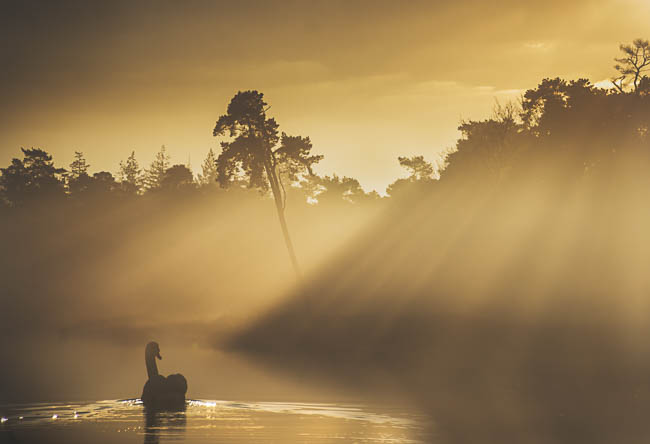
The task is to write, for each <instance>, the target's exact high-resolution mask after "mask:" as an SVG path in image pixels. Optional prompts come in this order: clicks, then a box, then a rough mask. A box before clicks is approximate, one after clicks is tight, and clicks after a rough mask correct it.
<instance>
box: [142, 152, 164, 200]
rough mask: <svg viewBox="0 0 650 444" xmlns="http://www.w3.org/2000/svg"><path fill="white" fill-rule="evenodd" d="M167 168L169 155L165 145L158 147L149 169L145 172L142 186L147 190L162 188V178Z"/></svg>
mask: <svg viewBox="0 0 650 444" xmlns="http://www.w3.org/2000/svg"><path fill="white" fill-rule="evenodd" d="M168 168H169V154H167V150H166V148H165V145H163V146H161V147H160V151H158V152H157V153H156V157H155V158H154V160H153V162H151V165H149V168H148V169H147V170H146V171H145V177H144V184H145V187H146V188H147V190H156V189H158V188H160V187H161V186H162V181H163V178H164V177H165V173H166V172H167V169H168Z"/></svg>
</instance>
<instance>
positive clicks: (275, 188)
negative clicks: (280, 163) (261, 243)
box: [264, 160, 302, 281]
mask: <svg viewBox="0 0 650 444" xmlns="http://www.w3.org/2000/svg"><path fill="white" fill-rule="evenodd" d="M264 167H265V169H266V175H267V176H268V177H269V182H270V183H271V191H272V192H273V200H274V201H275V208H276V210H277V211H278V219H279V220H280V227H281V228H282V234H283V235H284V243H285V245H286V246H287V251H288V252H289V258H290V259H291V264H292V265H293V269H294V271H295V272H296V277H297V278H298V281H300V280H301V279H302V273H301V272H300V265H298V259H297V258H296V252H295V251H294V249H293V243H292V242H291V237H290V236H289V228H288V227H287V220H286V219H285V217H284V207H283V205H282V194H281V193H280V184H279V181H278V176H277V174H276V172H275V168H273V166H272V165H271V162H270V161H268V160H267V161H265V162H264Z"/></svg>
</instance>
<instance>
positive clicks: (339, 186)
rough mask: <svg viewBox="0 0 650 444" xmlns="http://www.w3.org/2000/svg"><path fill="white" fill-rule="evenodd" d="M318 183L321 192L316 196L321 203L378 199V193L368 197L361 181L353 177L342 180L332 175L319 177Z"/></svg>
mask: <svg viewBox="0 0 650 444" xmlns="http://www.w3.org/2000/svg"><path fill="white" fill-rule="evenodd" d="M317 183H318V184H319V185H320V192H319V193H318V194H316V198H317V199H318V202H319V203H340V202H348V203H359V202H361V201H364V200H368V198H371V199H374V198H375V197H376V193H375V194H372V193H371V194H370V195H367V194H366V192H365V191H363V188H361V184H359V181H358V180H357V179H354V178H352V177H342V178H341V177H339V176H337V175H336V174H332V175H331V176H323V177H319V178H318V179H317Z"/></svg>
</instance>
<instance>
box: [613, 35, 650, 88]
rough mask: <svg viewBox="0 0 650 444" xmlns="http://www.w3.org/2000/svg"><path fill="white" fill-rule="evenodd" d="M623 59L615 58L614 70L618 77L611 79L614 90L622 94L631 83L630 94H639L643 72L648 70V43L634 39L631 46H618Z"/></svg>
mask: <svg viewBox="0 0 650 444" xmlns="http://www.w3.org/2000/svg"><path fill="white" fill-rule="evenodd" d="M619 48H620V50H621V51H622V52H623V57H619V58H615V59H614V60H615V61H616V62H617V63H616V65H614V68H615V69H616V70H617V71H618V72H619V76H618V77H614V78H613V79H612V83H613V84H614V86H615V87H616V89H617V90H618V91H619V92H621V93H623V92H625V88H626V87H627V86H628V85H629V84H630V83H631V84H632V92H634V93H635V94H638V93H639V85H640V84H641V81H642V79H643V78H644V77H645V76H644V75H643V73H644V72H646V71H648V70H650V41H648V40H643V39H635V40H634V41H633V42H632V44H631V45H625V44H621V45H620V46H619Z"/></svg>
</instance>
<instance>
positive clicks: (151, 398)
mask: <svg viewBox="0 0 650 444" xmlns="http://www.w3.org/2000/svg"><path fill="white" fill-rule="evenodd" d="M156 358H158V359H162V356H160V347H159V346H158V343H157V342H150V343H148V344H147V346H146V347H145V349H144V362H145V364H146V365H147V376H148V377H149V379H148V380H147V382H146V383H145V384H144V388H143V389H142V397H141V398H142V403H143V404H144V406H145V407H146V408H149V409H155V410H172V409H179V408H183V407H185V393H186V392H187V380H186V379H185V376H183V375H181V374H180V373H176V374H174V375H169V376H167V377H166V378H165V377H164V376H162V375H160V374H158V366H157V365H156Z"/></svg>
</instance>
